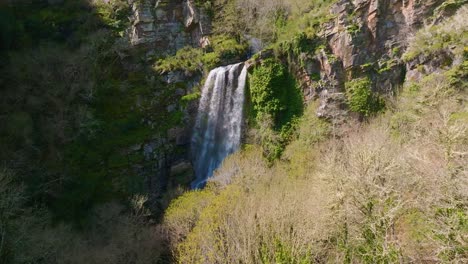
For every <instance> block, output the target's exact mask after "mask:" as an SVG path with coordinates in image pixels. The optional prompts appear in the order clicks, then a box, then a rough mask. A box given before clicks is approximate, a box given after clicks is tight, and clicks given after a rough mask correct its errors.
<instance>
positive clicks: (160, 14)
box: [128, 0, 211, 55]
mask: <svg viewBox="0 0 468 264" xmlns="http://www.w3.org/2000/svg"><path fill="white" fill-rule="evenodd" d="M131 6H132V14H131V18H130V19H131V21H132V25H131V27H130V28H129V30H128V36H129V40H130V43H131V45H132V46H140V47H145V48H146V49H147V50H149V51H152V52H155V53H157V54H158V55H171V54H174V53H175V52H176V51H177V50H178V49H181V48H183V47H185V46H194V47H201V46H203V45H205V44H204V43H205V42H206V41H207V40H206V39H207V36H208V35H209V34H210V33H211V23H210V19H209V17H208V15H207V14H206V12H205V10H203V8H199V7H197V6H196V5H195V3H194V1H193V0H185V1H184V0H158V1H156V0H142V1H133V3H132V5H131Z"/></svg>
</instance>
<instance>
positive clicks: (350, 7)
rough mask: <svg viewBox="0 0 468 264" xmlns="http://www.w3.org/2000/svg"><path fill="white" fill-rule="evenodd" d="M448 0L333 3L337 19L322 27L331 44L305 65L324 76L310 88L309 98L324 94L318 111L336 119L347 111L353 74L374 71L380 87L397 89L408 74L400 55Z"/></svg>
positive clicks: (383, 90)
mask: <svg viewBox="0 0 468 264" xmlns="http://www.w3.org/2000/svg"><path fill="white" fill-rule="evenodd" d="M442 3H443V1H441V0H430V1H415V0H340V1H338V2H337V3H335V4H334V5H333V6H332V8H331V13H332V14H333V15H334V17H335V18H334V19H332V20H331V21H329V22H328V23H326V24H325V27H324V28H323V29H322V32H321V36H322V37H323V38H324V39H326V42H327V44H328V45H327V46H328V47H327V49H325V50H323V51H322V52H320V53H319V54H318V55H316V56H315V57H313V58H309V59H308V60H307V62H306V67H304V69H305V71H306V72H307V74H308V76H317V75H320V80H318V81H316V82H312V83H311V85H309V86H308V87H306V89H305V90H306V91H305V93H306V95H307V96H306V99H310V98H314V97H319V98H320V107H319V109H318V112H317V114H318V115H319V116H321V117H324V118H328V119H330V120H333V121H336V120H337V119H338V120H342V119H343V118H344V117H345V116H346V114H347V111H346V107H343V105H344V104H345V100H346V99H345V95H344V92H345V91H344V87H345V82H346V81H347V80H350V79H352V78H359V77H362V76H368V77H370V79H371V80H372V83H373V87H372V89H373V91H374V92H377V93H381V94H385V95H391V94H392V93H394V92H395V91H396V89H397V88H398V87H399V86H400V85H401V84H402V82H403V80H404V78H405V73H406V67H405V64H404V63H403V62H402V61H401V59H400V57H401V55H402V53H403V52H404V50H405V49H406V47H407V44H408V40H409V37H410V36H411V35H412V34H414V32H416V30H417V29H419V28H420V27H421V26H422V25H423V24H424V21H425V19H427V18H429V17H431V12H433V10H434V9H435V8H436V7H437V6H439V5H440V4H442ZM308 89H309V90H310V91H307V90H308ZM339 117H342V118H339Z"/></svg>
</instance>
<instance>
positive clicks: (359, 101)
mask: <svg viewBox="0 0 468 264" xmlns="http://www.w3.org/2000/svg"><path fill="white" fill-rule="evenodd" d="M371 85H372V83H371V81H370V79H369V78H361V79H353V80H351V81H349V82H348V83H347V84H346V96H347V98H348V105H349V108H350V109H351V111H353V112H356V113H359V114H361V115H363V116H366V117H367V116H370V115H372V114H374V113H377V112H380V111H382V110H383V109H384V107H385V101H384V100H383V99H382V98H381V97H380V96H378V95H375V94H373V93H372V90H371Z"/></svg>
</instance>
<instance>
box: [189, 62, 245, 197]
mask: <svg viewBox="0 0 468 264" xmlns="http://www.w3.org/2000/svg"><path fill="white" fill-rule="evenodd" d="M246 78H247V69H246V67H245V66H244V64H243V63H238V64H234V65H229V66H224V67H219V68H216V69H214V70H212V71H211V72H210V74H209V75H208V78H207V79H206V82H205V85H204V87H203V90H202V95H201V99H200V105H199V107H198V114H197V119H196V122H195V127H194V133H193V136H192V155H193V160H194V167H195V176H196V179H195V181H193V182H192V188H201V187H203V186H204V185H205V183H206V180H207V179H208V178H210V177H211V176H212V175H213V172H214V170H215V169H216V168H218V166H219V165H220V164H221V163H222V161H223V160H224V158H226V157H227V156H228V155H229V154H231V153H233V152H234V151H236V150H237V149H238V148H239V146H240V141H241V130H242V120H243V108H244V100H245V95H244V92H245V82H246Z"/></svg>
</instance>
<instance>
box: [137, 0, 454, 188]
mask: <svg viewBox="0 0 468 264" xmlns="http://www.w3.org/2000/svg"><path fill="white" fill-rule="evenodd" d="M443 3H444V1H443V0H431V1H416V0H354V1H353V0H340V1H337V2H336V3H334V4H333V5H332V6H331V8H330V14H331V17H332V19H329V20H328V22H326V23H324V24H323V25H321V27H320V28H319V32H318V34H317V37H318V38H319V39H320V41H321V42H322V43H325V45H324V47H323V48H319V49H317V50H303V51H302V53H301V54H295V56H296V57H295V58H294V59H293V61H292V62H289V64H290V65H289V66H290V69H291V70H292V71H293V72H295V75H296V77H297V78H298V79H299V80H300V82H301V87H302V91H303V94H304V98H305V101H306V102H309V101H312V100H316V99H318V100H319V102H320V106H319V107H318V109H317V115H318V116H319V117H321V118H324V119H327V120H329V121H331V122H332V123H335V124H343V123H344V122H346V120H347V119H348V118H350V116H356V117H357V116H358V115H356V114H353V113H352V112H351V111H350V108H349V101H348V100H349V98H347V94H346V86H347V85H348V83H349V82H350V81H352V80H354V79H366V80H367V79H369V84H370V86H371V90H372V93H374V94H377V95H379V96H382V97H391V96H393V95H394V94H395V93H396V92H397V91H398V89H399V87H401V85H402V84H403V82H404V80H405V78H410V79H411V78H413V79H414V78H418V71H415V68H416V66H417V65H420V64H424V60H426V61H427V58H425V59H424V58H417V59H415V60H413V61H412V62H409V63H407V62H405V61H403V59H402V55H403V53H404V52H405V50H406V49H407V46H408V43H409V40H410V38H411V36H412V35H413V34H414V33H415V32H416V31H417V30H418V29H420V28H421V27H422V26H423V25H424V24H425V23H429V22H430V23H438V21H440V19H441V17H443V16H446V15H450V14H452V13H453V12H454V10H451V9H450V8H442V7H441V6H442V5H443ZM455 10H456V9H455ZM131 20H132V26H131V28H130V29H129V30H128V36H129V37H130V43H131V45H132V47H133V48H142V49H143V50H144V51H145V52H146V57H152V56H154V55H155V54H156V55H157V56H165V55H173V54H174V53H175V52H176V51H177V50H180V49H181V48H182V47H184V46H192V47H195V48H202V47H206V46H207V45H209V44H210V41H209V36H210V34H211V21H210V19H209V17H208V15H207V11H206V10H205V9H204V8H201V7H199V6H197V5H196V4H195V3H194V1H150V0H145V1H138V2H134V3H133V4H132V18H131ZM272 56H273V54H272V53H268V52H263V54H262V55H260V58H267V57H272ZM447 56H448V57H450V56H451V55H450V54H448V55H447V54H446V55H444V54H441V55H440V57H441V59H440V60H443V58H446V57H447ZM415 61H416V62H415ZM431 61H432V62H431V63H434V60H431ZM435 61H437V60H435ZM437 66H438V64H437V63H436V65H432V66H429V68H432V69H436V68H437ZM428 70H430V69H428ZM161 77H162V78H163V79H164V80H165V82H166V84H167V85H174V84H183V83H185V84H187V83H188V84H189V85H188V88H187V89H186V90H181V91H180V94H181V95H184V94H187V93H189V92H190V91H191V88H192V87H194V86H196V85H197V83H198V82H199V80H200V79H201V78H200V76H194V75H192V74H188V73H187V72H183V71H173V72H167V73H165V74H163V76H161ZM172 107H173V108H179V107H180V106H179V105H178V103H174V105H173V106H172ZM186 110H187V109H186ZM193 110H195V109H194V107H192V109H191V111H192V112H193ZM189 112H190V111H189ZM189 112H187V111H186V112H185V116H186V122H185V123H184V125H183V126H179V127H174V128H172V129H170V130H169V131H170V132H169V134H170V136H169V138H172V139H173V140H172V142H177V143H175V146H177V145H178V146H183V148H184V149H185V153H184V154H183V155H179V156H178V157H179V158H162V161H163V162H162V163H161V164H165V165H158V166H157V168H156V169H157V171H162V172H163V173H162V174H159V175H160V176H158V177H157V178H159V179H167V178H168V177H170V176H169V174H170V173H169V171H170V168H171V167H174V168H179V167H180V166H182V167H185V168H187V170H188V171H190V170H191V169H190V165H189V162H188V160H189V154H188V150H189V140H188V139H189V138H190V132H191V126H192V121H191V119H193V113H191V114H190V113H189ZM165 140H168V138H166V139H165ZM169 141H170V140H169ZM155 149H156V148H155ZM171 149H172V148H171ZM183 152H184V151H183ZM171 155H172V154H171ZM171 155H167V157H170V156H171ZM180 157H182V158H180ZM160 160H161V158H160ZM163 186H166V183H164V184H163Z"/></svg>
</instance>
